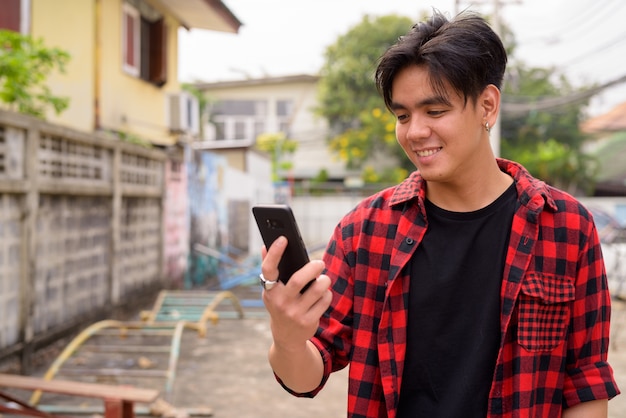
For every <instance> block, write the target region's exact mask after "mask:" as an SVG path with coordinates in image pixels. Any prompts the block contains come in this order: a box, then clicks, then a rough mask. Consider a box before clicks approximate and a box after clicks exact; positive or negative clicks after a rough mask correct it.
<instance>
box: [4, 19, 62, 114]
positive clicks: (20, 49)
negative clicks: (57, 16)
mask: <svg viewBox="0 0 626 418" xmlns="http://www.w3.org/2000/svg"><path fill="white" fill-rule="evenodd" d="M69 59H70V56H69V54H68V53H67V52H65V51H62V50H61V49H58V48H47V47H46V46H45V45H44V43H43V40H41V39H33V38H32V37H31V36H28V35H21V34H19V33H16V32H12V31H7V30H0V102H4V103H6V104H7V105H8V107H9V108H10V109H12V110H16V111H18V112H21V113H26V114H29V115H33V116H37V117H43V116H44V114H45V111H46V109H47V108H49V107H52V109H53V110H54V111H55V113H56V114H60V113H61V112H62V111H63V110H65V109H66V108H67V106H68V105H69V98H66V97H59V96H55V95H53V94H52V92H51V90H50V88H49V87H48V86H47V85H46V84H45V82H46V79H47V77H48V76H49V75H50V73H51V72H52V71H54V70H58V71H60V72H64V71H65V65H66V64H67V62H68V61H69Z"/></svg>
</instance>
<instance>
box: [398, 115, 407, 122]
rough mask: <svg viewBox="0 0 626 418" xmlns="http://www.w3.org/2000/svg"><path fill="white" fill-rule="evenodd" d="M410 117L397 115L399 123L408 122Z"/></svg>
mask: <svg viewBox="0 0 626 418" xmlns="http://www.w3.org/2000/svg"><path fill="white" fill-rule="evenodd" d="M408 117H409V116H408V115H397V116H396V119H398V121H400V122H402V121H403V120H406V119H407V118H408Z"/></svg>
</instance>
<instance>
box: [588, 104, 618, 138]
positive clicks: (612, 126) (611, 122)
mask: <svg viewBox="0 0 626 418" xmlns="http://www.w3.org/2000/svg"><path fill="white" fill-rule="evenodd" d="M580 129H581V130H582V131H583V132H584V133H587V134H597V133H606V132H619V131H626V102H624V103H622V104H620V105H617V106H615V107H614V108H613V109H611V110H610V111H609V112H607V113H604V114H602V115H600V116H597V117H595V118H591V119H588V120H586V121H585V122H583V123H582V124H581V125H580Z"/></svg>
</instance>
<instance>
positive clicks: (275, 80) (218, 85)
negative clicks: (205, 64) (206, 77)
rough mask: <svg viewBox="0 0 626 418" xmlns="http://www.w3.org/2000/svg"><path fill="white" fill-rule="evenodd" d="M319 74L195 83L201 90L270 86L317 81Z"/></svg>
mask: <svg viewBox="0 0 626 418" xmlns="http://www.w3.org/2000/svg"><path fill="white" fill-rule="evenodd" d="M318 80H319V76H317V75H311V74H297V75H287V76H280V77H263V78H246V79H244V80H231V81H216V82H211V83H202V82H200V83H194V84H195V86H196V87H197V88H198V89H200V90H216V89H227V88H232V87H252V86H269V85H277V84H289V83H307V82H308V83H316V82H317V81H318Z"/></svg>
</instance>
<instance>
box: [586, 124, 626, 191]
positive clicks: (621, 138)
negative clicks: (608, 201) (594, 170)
mask: <svg viewBox="0 0 626 418" xmlns="http://www.w3.org/2000/svg"><path fill="white" fill-rule="evenodd" d="M590 154H591V155H593V156H594V157H595V158H597V160H598V163H599V164H598V167H599V172H598V175H597V177H596V194H598V193H599V192H600V193H599V194H603V195H622V196H623V195H626V165H625V164H624V161H626V131H623V132H617V133H614V134H611V135H609V136H607V137H606V138H603V139H602V140H600V141H599V142H598V143H597V144H595V147H594V149H593V151H591V152H590Z"/></svg>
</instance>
